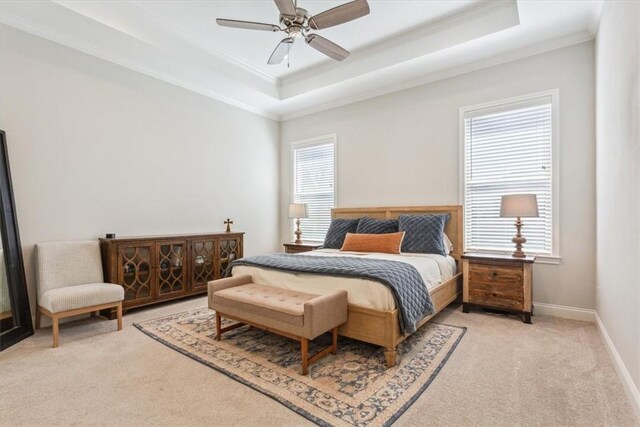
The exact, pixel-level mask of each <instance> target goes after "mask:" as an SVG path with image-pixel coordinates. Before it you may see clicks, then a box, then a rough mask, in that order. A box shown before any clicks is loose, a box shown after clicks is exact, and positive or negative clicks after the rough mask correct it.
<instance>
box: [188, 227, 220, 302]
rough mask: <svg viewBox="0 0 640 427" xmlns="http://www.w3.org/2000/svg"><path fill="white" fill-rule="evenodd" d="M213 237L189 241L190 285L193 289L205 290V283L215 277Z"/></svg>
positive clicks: (214, 242)
mask: <svg viewBox="0 0 640 427" xmlns="http://www.w3.org/2000/svg"><path fill="white" fill-rule="evenodd" d="M215 258H216V241H215V239H194V240H192V241H191V274H192V278H191V286H192V287H193V291H206V290H207V284H208V283H209V282H210V281H212V280H214V279H215V278H216V276H215V274H216V265H215Z"/></svg>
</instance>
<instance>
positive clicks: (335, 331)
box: [331, 327, 338, 354]
mask: <svg viewBox="0 0 640 427" xmlns="http://www.w3.org/2000/svg"><path fill="white" fill-rule="evenodd" d="M331 333H332V335H333V341H332V345H331V354H336V352H337V351H338V328H337V327H335V328H333V330H332V331H331Z"/></svg>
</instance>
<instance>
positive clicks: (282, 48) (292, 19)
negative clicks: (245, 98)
mask: <svg viewBox="0 0 640 427" xmlns="http://www.w3.org/2000/svg"><path fill="white" fill-rule="evenodd" d="M274 2H275V4H276V6H277V7H278V10H279V11H280V25H275V24H263V23H261V22H250V21H237V20H234V19H220V18H218V19H216V22H217V23H218V25H221V26H223V27H231V28H242V29H245V30H259V31H272V32H279V31H282V32H284V33H286V34H287V36H286V37H285V38H284V39H282V41H281V42H280V43H279V44H278V46H276V48H275V50H274V51H273V53H272V54H271V56H270V57H269V60H268V61H267V63H268V64H272V65H273V64H279V63H281V62H282V60H283V59H284V58H286V57H288V55H289V51H290V49H291V46H292V45H293V42H295V40H296V39H298V38H304V40H305V41H306V42H307V44H308V45H309V46H311V47H312V48H314V49H315V50H317V51H318V52H321V53H323V54H325V55H327V56H328V57H330V58H333V59H335V60H336V61H343V60H345V59H346V58H347V57H348V56H349V51H348V50H346V49H344V48H342V47H340V46H338V45H337V44H335V43H333V42H332V41H329V40H327V39H326V38H324V37H322V36H320V35H318V34H315V33H310V31H311V30H323V29H325V28H329V27H333V26H336V25H340V24H344V23H345V22H349V21H353V20H354V19H358V18H361V17H363V16H365V15H368V14H369V4H368V3H367V0H354V1H351V2H349V3H346V4H343V5H340V6H337V7H334V8H333V9H329V10H327V11H324V12H322V13H319V14H317V15H314V16H310V15H309V12H307V11H306V10H305V9H302V8H301V7H298V4H297V3H298V2H297V0H295V1H294V0H274Z"/></svg>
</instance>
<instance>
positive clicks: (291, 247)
mask: <svg viewBox="0 0 640 427" xmlns="http://www.w3.org/2000/svg"><path fill="white" fill-rule="evenodd" d="M320 246H322V243H311V242H302V243H293V242H291V243H285V244H284V251H285V252H286V253H288V254H297V253H300V252H309V251H315V250H316V249H318V248H319V247H320Z"/></svg>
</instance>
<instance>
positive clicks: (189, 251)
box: [100, 232, 244, 314]
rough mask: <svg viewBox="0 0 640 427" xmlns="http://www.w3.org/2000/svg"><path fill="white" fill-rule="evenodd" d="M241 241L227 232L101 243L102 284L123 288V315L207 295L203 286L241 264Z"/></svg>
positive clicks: (233, 233) (102, 240)
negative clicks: (234, 263)
mask: <svg viewBox="0 0 640 427" xmlns="http://www.w3.org/2000/svg"><path fill="white" fill-rule="evenodd" d="M243 237H244V233H236V232H231V233H207V234H186V235H185V234H181V235H170V236H144V237H122V238H115V239H100V248H101V250H102V266H103V269H104V279H105V282H108V283H116V284H119V285H121V286H122V287H123V288H124V302H123V308H124V309H129V308H133V307H140V306H143V305H149V304H154V303H157V302H161V301H167V300H172V299H176V298H182V297H185V296H189V295H196V294H202V293H206V292H207V282H209V281H211V280H215V279H219V278H221V277H223V275H224V272H225V270H226V269H227V266H228V265H229V263H230V262H231V261H233V260H235V259H238V258H242V247H243ZM103 314H108V313H103Z"/></svg>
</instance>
